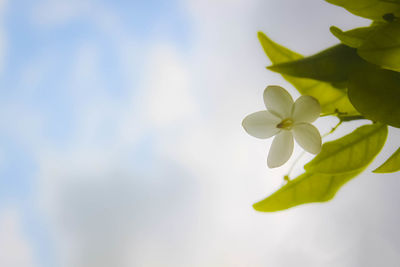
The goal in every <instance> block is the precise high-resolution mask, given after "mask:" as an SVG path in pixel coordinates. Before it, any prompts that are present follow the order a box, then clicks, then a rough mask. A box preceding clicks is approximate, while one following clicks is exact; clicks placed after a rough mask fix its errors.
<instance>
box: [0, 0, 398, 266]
mask: <svg viewBox="0 0 400 267" xmlns="http://www.w3.org/2000/svg"><path fill="white" fill-rule="evenodd" d="M0 3H1V4H0V14H1V18H2V19H1V21H0V42H1V45H0V78H1V88H2V89H1V90H0V104H1V106H2V108H1V113H0V266H21V267H22V266H29V267H30V266H32V267H42V266H44V267H47V266H49V267H50V266H60V267H63V266H78V267H80V266H84V267H90V266H96V267H99V266H100V267H101V266H117V267H125V266H277V267H281V266H282V267H283V266H293V264H294V263H296V264H297V265H298V266H377V265H376V264H377V263H381V262H382V260H383V259H384V260H385V261H386V262H387V264H386V265H385V266H396V263H397V262H398V261H399V260H400V258H399V256H398V254H397V252H396V251H397V250H398V248H399V247H400V243H399V241H398V240H400V232H399V231H398V230H397V225H398V223H399V220H400V217H399V216H397V214H396V212H395V210H396V208H397V205H396V203H398V200H399V199H398V196H397V193H396V192H395V191H394V188H397V186H398V184H399V182H398V181H397V179H396V177H395V176H396V175H386V177H379V178H377V177H378V176H374V175H370V174H365V175H362V176H360V177H359V178H357V179H355V180H354V181H352V182H351V183H349V185H348V186H346V187H344V188H343V189H342V190H341V191H340V192H339V194H338V196H337V198H336V199H335V200H334V201H332V202H329V203H326V204H322V205H321V204H316V205H306V206H304V207H299V208H295V209H291V210H289V211H285V212H281V213H276V214H261V213H257V212H255V211H254V210H253V209H252V208H251V205H252V203H254V202H255V201H257V200H259V199H261V198H263V197H264V196H266V195H267V194H269V193H271V192H273V191H274V190H275V189H276V188H278V187H279V186H280V185H281V184H282V177H283V175H285V174H286V172H287V171H288V169H289V168H290V166H291V163H293V161H290V162H289V163H288V164H286V165H285V166H283V167H282V168H279V169H274V170H269V169H268V168H267V167H266V164H265V160H266V155H267V148H268V146H269V144H270V141H266V142H260V141H259V140H254V139H253V138H251V137H249V136H248V135H247V134H246V133H245V132H244V131H243V129H242V128H241V120H242V119H243V118H244V116H246V115H247V114H249V113H252V112H254V111H256V110H259V109H262V108H263V104H262V97H261V96H262V91H263V89H264V88H265V86H266V85H268V84H280V85H282V86H285V87H286V88H288V90H289V91H290V92H291V93H292V94H293V95H294V96H295V97H297V96H298V94H297V93H296V92H295V91H294V89H293V88H292V87H291V86H290V85H289V84H287V83H286V82H285V81H284V80H282V78H281V77H280V76H278V75H276V74H273V73H270V72H267V71H266V70H265V68H264V67H265V65H267V64H268V62H267V60H266V58H265V56H264V55H263V52H262V50H261V48H260V46H259V44H258V41H257V38H256V33H257V31H259V30H263V31H264V32H266V33H267V34H269V35H270V36H271V37H272V38H273V39H274V40H276V41H277V42H280V43H283V44H286V45H287V46H289V47H291V48H293V49H295V50H297V51H299V52H301V53H304V54H311V53H313V52H315V51H318V50H320V49H323V48H326V47H328V46H330V45H333V44H335V43H336V42H337V41H336V40H335V38H334V37H333V36H331V34H330V33H329V31H328V28H329V26H330V25H336V26H338V27H340V28H343V29H350V28H353V27H357V26H360V25H367V24H368V23H369V22H368V21H365V20H362V19H357V18H355V17H354V16H352V15H350V14H348V13H346V12H345V11H344V10H341V9H340V8H337V7H334V6H330V5H329V4H327V3H325V2H324V1H317V0H315V1H307V3H299V1H296V0H284V1H276V2H275V1H274V2H273V1H261V0H260V1H258V0H255V1H246V0H235V1H226V0H218V1H211V0H210V1H200V0H186V1H185V0H182V1H90V0H87V1H77V0H76V1H62V0H46V1H41V0H40V1H39V0H38V1H27V0H26V1H10V0H8V1H7V0H2V1H0ZM288 7H291V8H288ZM334 124H335V121H334V120H333V119H332V120H331V119H329V118H328V119H325V120H321V121H319V122H317V126H318V127H319V129H320V130H321V132H326V131H328V130H329V129H330V127H331V126H332V125H334ZM356 126H357V124H356V123H355V124H347V125H345V127H343V129H342V130H339V131H338V133H337V135H336V136H334V137H338V136H340V135H343V134H344V133H346V132H349V131H351V130H352V129H354V128H355V127H356ZM397 135H398V132H397V131H395V130H392V132H391V136H390V144H393V145H394V146H398V145H399V139H398V137H397ZM392 150H393V149H392V148H391V147H390V146H388V147H385V149H384V151H383V154H382V156H380V157H378V159H377V160H378V161H379V160H380V161H382V160H383V159H384V158H385V157H387V156H388V155H389V154H390V153H391V152H392ZM299 152H300V150H299V149H298V148H296V150H295V153H296V154H298V153H299ZM300 171H301V170H299V169H296V170H295V172H297V173H298V172H300ZM382 179H384V180H385V182H384V183H383V182H382ZM391 188H392V189H391ZM2 251H3V253H2ZM13 264H14V265H13Z"/></svg>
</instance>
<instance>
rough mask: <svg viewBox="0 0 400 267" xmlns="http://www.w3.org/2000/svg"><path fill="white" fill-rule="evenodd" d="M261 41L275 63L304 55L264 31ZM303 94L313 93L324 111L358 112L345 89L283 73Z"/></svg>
mask: <svg viewBox="0 0 400 267" xmlns="http://www.w3.org/2000/svg"><path fill="white" fill-rule="evenodd" d="M258 38H259V40H260V43H261V45H262V47H263V49H264V51H265V53H266V55H267V56H268V58H269V59H270V60H271V62H272V63H273V64H279V63H283V62H288V61H293V60H297V59H301V58H302V57H303V56H302V55H300V54H298V53H296V52H293V51H291V50H289V49H287V48H286V47H283V46H281V45H279V44H277V43H275V42H273V41H272V40H271V39H269V38H268V37H267V36H266V35H265V34H263V33H262V32H259V33H258ZM282 76H283V78H284V79H285V80H287V81H288V82H290V83H291V84H292V85H293V86H294V87H295V88H296V89H297V90H298V91H299V92H300V93H301V94H302V95H311V96H313V97H315V98H316V99H318V101H319V102H320V104H321V109H322V112H323V113H332V112H334V111H335V110H336V109H338V110H339V111H340V112H345V113H348V114H349V115H354V114H358V112H357V111H356V110H355V109H354V107H353V106H352V104H351V103H350V101H349V99H348V97H347V94H346V92H345V91H344V90H338V89H336V88H335V87H333V86H332V85H331V84H329V83H326V82H320V81H315V80H311V79H307V78H296V77H293V76H289V75H282Z"/></svg>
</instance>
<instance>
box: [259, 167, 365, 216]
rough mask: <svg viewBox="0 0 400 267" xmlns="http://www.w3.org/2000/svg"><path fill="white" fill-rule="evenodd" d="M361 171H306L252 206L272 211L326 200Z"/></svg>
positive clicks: (260, 209)
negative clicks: (333, 172)
mask: <svg viewBox="0 0 400 267" xmlns="http://www.w3.org/2000/svg"><path fill="white" fill-rule="evenodd" d="M361 172H362V170H357V171H354V172H351V173H345V174H321V173H310V172H306V173H304V174H302V175H300V176H299V177H297V178H296V179H293V180H291V181H289V182H288V183H287V184H286V185H285V186H283V187H282V188H281V189H279V190H278V191H276V192H275V193H273V194H272V195H271V196H269V197H267V198H266V199H264V200H262V201H260V202H258V203H255V204H254V205H253V207H254V209H255V210H257V211H263V212H273V211H279V210H285V209H288V208H291V207H294V206H298V205H301V204H305V203H311V202H324V201H328V200H330V199H332V198H333V197H334V196H335V194H336V192H337V191H338V190H339V189H340V187H341V186H343V185H344V184H345V183H346V182H348V181H349V180H351V179H352V178H354V177H355V176H357V175H358V174H359V173H361Z"/></svg>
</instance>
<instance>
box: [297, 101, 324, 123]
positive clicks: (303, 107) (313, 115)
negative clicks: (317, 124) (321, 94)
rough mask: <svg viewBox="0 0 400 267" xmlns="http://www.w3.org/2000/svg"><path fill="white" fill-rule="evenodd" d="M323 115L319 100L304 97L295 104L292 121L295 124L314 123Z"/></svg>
mask: <svg viewBox="0 0 400 267" xmlns="http://www.w3.org/2000/svg"><path fill="white" fill-rule="evenodd" d="M320 113H321V105H320V104H319V102H318V100H317V99H315V98H314V97H312V96H309V95H303V96H300V97H299V98H297V100H296V102H294V105H293V110H292V119H293V120H294V121H295V122H313V121H315V120H316V119H318V117H319V115H320Z"/></svg>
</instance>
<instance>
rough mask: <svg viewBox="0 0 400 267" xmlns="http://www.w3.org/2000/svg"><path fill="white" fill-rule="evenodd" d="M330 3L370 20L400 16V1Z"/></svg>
mask: <svg viewBox="0 0 400 267" xmlns="http://www.w3.org/2000/svg"><path fill="white" fill-rule="evenodd" d="M326 1H327V2H328V3H331V4H334V5H337V6H341V7H343V8H345V9H347V10H348V11H349V12H351V13H353V14H355V15H357V16H361V17H364V18H368V19H373V20H381V21H383V20H384V19H383V16H385V15H386V14H393V15H394V16H396V17H399V16H400V5H399V1H398V0H326Z"/></svg>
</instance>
